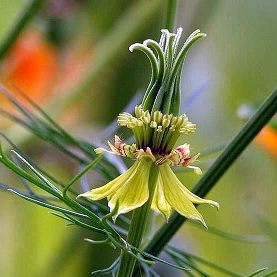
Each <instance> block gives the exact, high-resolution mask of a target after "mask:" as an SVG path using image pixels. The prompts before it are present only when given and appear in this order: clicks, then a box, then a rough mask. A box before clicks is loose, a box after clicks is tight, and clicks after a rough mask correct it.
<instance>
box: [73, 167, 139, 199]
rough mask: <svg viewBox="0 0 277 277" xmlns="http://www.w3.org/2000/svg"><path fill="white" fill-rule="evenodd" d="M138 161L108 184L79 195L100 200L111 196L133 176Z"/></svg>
mask: <svg viewBox="0 0 277 277" xmlns="http://www.w3.org/2000/svg"><path fill="white" fill-rule="evenodd" d="M137 163H138V162H135V163H134V164H133V165H132V166H131V167H130V168H129V169H128V170H127V171H126V172H124V173H123V174H121V175H119V176H118V177H117V178H115V179H113V180H112V181H110V182H109V183H107V184H106V185H104V186H102V187H99V188H96V189H92V190H90V191H88V192H85V193H83V194H80V195H79V196H78V197H87V198H89V199H91V200H100V199H103V198H105V197H109V196H111V195H112V194H113V193H115V192H116V191H117V190H118V189H119V188H121V187H122V186H124V184H125V183H126V182H127V181H128V179H130V178H131V177H132V175H133V174H134V172H135V170H136V167H137Z"/></svg>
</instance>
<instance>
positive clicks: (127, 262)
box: [117, 163, 159, 277]
mask: <svg viewBox="0 0 277 277" xmlns="http://www.w3.org/2000/svg"><path fill="white" fill-rule="evenodd" d="M158 173H159V168H158V166H156V165H155V164H154V163H152V165H151V169H150V173H149V199H148V201H147V202H146V203H145V204H144V205H143V206H142V207H141V208H138V209H136V210H135V211H134V212H133V216H132V221H131V224H130V228H129V232H128V238H127V241H128V243H129V244H131V245H132V246H134V247H136V248H139V247H140V245H141V242H142V239H143V235H144V233H145V229H146V226H147V222H148V221H149V216H150V214H151V203H152V199H153V195H154V191H155V186H156V182H157V178H158ZM135 264H136V258H134V257H132V256H131V255H130V254H128V253H127V252H123V253H122V254H121V262H120V267H119V270H118V273H117V277H131V276H132V274H133V270H134V267H135Z"/></svg>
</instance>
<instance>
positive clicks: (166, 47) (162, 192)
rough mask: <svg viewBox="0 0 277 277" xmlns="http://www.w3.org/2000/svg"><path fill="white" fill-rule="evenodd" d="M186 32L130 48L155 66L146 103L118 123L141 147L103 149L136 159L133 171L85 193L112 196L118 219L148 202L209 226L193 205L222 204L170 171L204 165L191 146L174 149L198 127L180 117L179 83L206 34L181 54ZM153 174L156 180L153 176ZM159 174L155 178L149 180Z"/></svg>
mask: <svg viewBox="0 0 277 277" xmlns="http://www.w3.org/2000/svg"><path fill="white" fill-rule="evenodd" d="M181 33H182V28H179V29H178V30H177V33H176V34H172V33H170V32H169V31H168V30H162V36H161V39H160V42H159V43H157V42H156V41H153V40H149V39H148V40H145V41H144V42H143V43H135V44H133V45H131V46H130V50H131V51H133V50H140V51H142V52H143V53H145V54H146V56H147V57H148V58H149V61H150V63H151V67H152V76H151V81H150V84H149V86H148V88H147V90H146V92H145V95H144V97H143V99H142V102H141V105H138V106H136V107H135V110H134V113H133V114H130V113H127V112H123V113H121V114H119V116H118V120H117V121H118V125H119V126H121V127H126V128H129V129H131V131H132V132H133V135H134V138H135V142H136V143H135V144H132V145H128V144H126V143H125V142H124V141H123V140H121V139H120V138H119V137H118V136H115V142H114V145H113V144H111V143H110V142H108V144H109V147H110V151H107V150H105V149H103V148H98V149H95V151H96V153H98V154H100V153H102V152H103V151H106V152H110V153H113V154H116V155H119V156H123V157H129V158H131V159H135V160H136V161H135V163H134V164H133V166H131V167H130V169H128V170H127V171H126V172H125V173H123V174H122V175H120V176H119V177H117V178H116V179H114V180H112V181H111V182H109V183H108V184H106V185H105V186H102V187H100V188H96V189H92V190H91V191H89V192H86V193H84V194H81V195H80V196H82V197H87V198H89V199H91V200H99V199H103V198H107V200H108V205H109V207H110V210H111V212H112V214H113V216H114V219H116V217H117V216H118V215H119V214H122V213H127V212H129V211H132V210H134V209H136V208H138V207H141V206H142V205H143V204H144V203H146V202H147V201H149V202H148V203H149V204H151V208H152V210H154V211H157V212H159V213H161V214H162V215H163V216H164V217H165V218H166V219H168V218H169V216H170V213H171V211H172V210H175V211H177V212H178V213H179V214H181V215H183V216H185V217H187V218H189V219H193V220H197V221H199V222H201V223H202V224H203V225H204V226H206V224H205V221H204V219H203V217H202V216H201V214H200V213H199V212H198V211H197V209H196V208H195V206H194V204H210V205H212V206H214V207H216V208H218V207H219V205H218V203H217V202H215V201H212V200H205V199H202V198H200V197H198V196H197V195H194V194H193V193H192V192H190V191H189V190H188V189H187V188H186V187H185V186H184V185H183V184H182V183H181V182H180V181H179V180H178V178H177V177H176V175H175V174H174V172H173V171H172V169H171V166H181V167H186V168H190V169H193V170H194V172H195V173H196V174H201V173H202V172H201V169H200V168H199V167H197V166H194V165H192V164H193V163H194V162H195V161H196V160H197V158H198V156H199V154H196V155H194V156H191V155H190V147H189V144H187V143H186V144H183V145H181V146H179V147H177V148H176V149H174V146H175V144H176V142H177V140H178V139H179V137H180V136H185V135H189V134H191V133H193V132H195V130H196V125H195V124H194V123H192V122H190V121H189V119H188V117H187V115H186V114H181V115H180V113H179V109H180V97H181V90H180V79H181V72H182V64H183V62H184V59H185V57H186V54H187V52H188V50H189V48H190V47H191V46H192V44H193V43H194V42H196V41H197V40H199V39H201V38H203V37H205V34H203V33H200V31H199V30H196V31H195V32H193V33H192V34H191V35H190V36H189V37H188V39H187V40H186V42H185V43H184V45H183V47H182V48H181V49H180V51H179V53H177V50H178V43H179V40H180V37H181ZM153 164H155V167H153V169H154V170H152V166H153ZM150 172H151V173H150ZM153 172H154V173H153ZM152 173H153V176H149V175H150V174H152ZM156 173H157V175H156ZM154 176H155V178H150V177H154ZM149 180H151V181H150V182H151V183H149ZM149 190H151V191H149ZM153 192H154V193H153ZM150 195H151V198H150ZM150 201H151V203H150ZM149 206H150V205H147V206H145V207H146V208H148V207H149ZM142 224H143V223H142Z"/></svg>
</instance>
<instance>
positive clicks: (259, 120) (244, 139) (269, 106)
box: [134, 89, 277, 276]
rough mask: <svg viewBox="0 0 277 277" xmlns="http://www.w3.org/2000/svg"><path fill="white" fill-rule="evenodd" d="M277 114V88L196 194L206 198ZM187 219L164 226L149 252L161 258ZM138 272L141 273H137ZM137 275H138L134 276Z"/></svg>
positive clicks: (178, 218)
mask: <svg viewBox="0 0 277 277" xmlns="http://www.w3.org/2000/svg"><path fill="white" fill-rule="evenodd" d="M276 112H277V89H276V90H274V91H273V92H272V93H271V95H270V96H269V97H268V98H267V99H266V100H265V101H264V103H263V104H262V105H261V106H260V108H259V109H258V110H257V111H256V113H255V114H254V115H253V116H252V117H251V118H250V119H249V121H248V122H247V123H246V124H245V125H244V127H243V128H242V129H241V130H240V131H239V133H238V134H237V135H236V136H235V137H234V138H233V140H232V141H231V142H230V144H228V146H227V147H226V148H225V150H224V151H223V152H222V153H221V155H219V157H218V158H217V159H216V161H215V162H214V163H213V165H212V166H211V167H210V168H209V170H208V171H207V172H206V174H205V175H204V176H203V177H202V178H201V179H200V181H199V182H198V183H197V185H196V186H195V187H194V189H193V192H194V193H195V194H197V195H198V196H200V197H204V196H205V195H206V194H207V193H208V192H209V191H210V190H211V189H212V188H213V187H214V186H215V184H216V182H217V181H218V180H219V179H220V178H221V177H222V176H223V175H224V173H225V172H226V171H227V170H228V168H229V167H230V166H231V165H232V164H233V162H234V161H235V160H236V159H237V158H238V157H239V155H240V154H241V153H242V152H243V151H244V150H245V149H246V147H247V146H248V145H249V143H250V142H251V141H252V140H253V139H254V138H255V136H256V135H257V134H258V133H259V132H260V131H261V129H262V128H263V127H264V126H265V125H266V124H267V123H268V121H269V120H270V119H271V118H272V117H273V116H274V115H275V114H276ZM185 220H186V218H184V217H182V216H181V215H179V214H177V213H174V214H173V215H172V216H171V218H170V219H169V222H168V223H167V224H164V225H163V226H162V227H161V228H160V229H159V230H158V231H157V233H156V235H155V236H154V237H153V239H152V240H151V242H150V243H149V244H148V245H147V246H146V248H145V250H144V251H145V252H147V253H150V254H152V255H158V254H159V253H160V252H161V251H162V250H163V248H164V246H165V245H166V244H167V243H168V242H169V241H170V239H171V238H172V237H173V236H174V234H175V233H176V232H177V231H178V229H179V228H180V227H181V226H182V224H183V223H184V222H185ZM136 273H138V272H137V271H136ZM134 276H135V275H134Z"/></svg>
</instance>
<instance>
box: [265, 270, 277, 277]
mask: <svg viewBox="0 0 277 277" xmlns="http://www.w3.org/2000/svg"><path fill="white" fill-rule="evenodd" d="M276 273H277V269H275V270H273V271H271V272H269V273H268V274H265V275H264V277H270V276H273V275H276Z"/></svg>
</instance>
